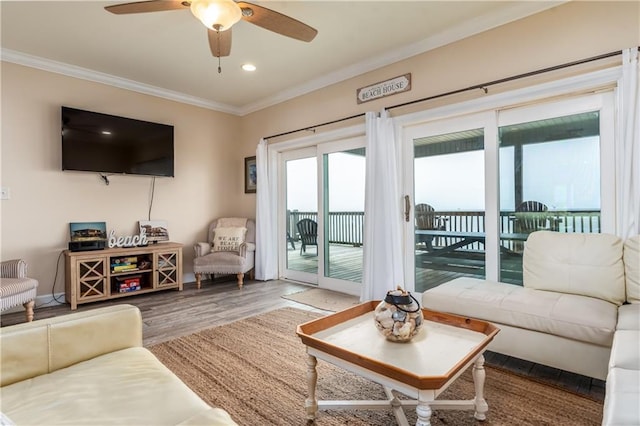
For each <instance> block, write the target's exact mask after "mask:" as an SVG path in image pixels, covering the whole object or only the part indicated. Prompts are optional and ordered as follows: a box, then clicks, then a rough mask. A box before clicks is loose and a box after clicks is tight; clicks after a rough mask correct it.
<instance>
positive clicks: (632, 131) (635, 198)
mask: <svg viewBox="0 0 640 426" xmlns="http://www.w3.org/2000/svg"><path fill="white" fill-rule="evenodd" d="M639 74H640V67H639V65H638V48H637V47H633V48H630V49H625V50H623V51H622V77H621V78H620V81H619V82H618V123H617V125H618V126H617V127H618V138H617V149H616V171H617V179H616V186H617V188H616V193H617V197H616V199H617V212H618V220H617V221H616V222H617V234H618V236H620V237H622V238H628V237H630V236H633V235H637V234H639V233H640V84H639V83H638V80H639V79H640V76H639Z"/></svg>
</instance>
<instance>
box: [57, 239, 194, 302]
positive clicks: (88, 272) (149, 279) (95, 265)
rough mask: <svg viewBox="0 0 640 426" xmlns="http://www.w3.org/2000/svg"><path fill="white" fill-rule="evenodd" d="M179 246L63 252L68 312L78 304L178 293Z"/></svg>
mask: <svg viewBox="0 0 640 426" xmlns="http://www.w3.org/2000/svg"><path fill="white" fill-rule="evenodd" d="M182 246H183V245H182V244H179V243H159V244H150V245H148V246H147V247H131V248H112V249H105V250H95V251H69V250H65V252H64V256H65V267H66V274H65V275H66V277H65V291H66V300H67V302H68V303H70V304H71V309H72V310H74V309H77V307H78V305H79V304H81V303H89V302H97V301H101V300H109V299H114V298H117V297H127V296H133V295H135V294H142V293H149V292H153V291H159V290H166V289H178V290H180V291H182Z"/></svg>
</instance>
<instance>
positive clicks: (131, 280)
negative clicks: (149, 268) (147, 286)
mask: <svg viewBox="0 0 640 426" xmlns="http://www.w3.org/2000/svg"><path fill="white" fill-rule="evenodd" d="M140 278H141V277H140V275H132V276H129V277H127V278H118V279H117V282H116V287H117V290H118V293H129V292H131V291H136V290H140V289H141V288H142V287H141V285H140Z"/></svg>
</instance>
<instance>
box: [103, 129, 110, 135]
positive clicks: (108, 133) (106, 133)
mask: <svg viewBox="0 0 640 426" xmlns="http://www.w3.org/2000/svg"><path fill="white" fill-rule="evenodd" d="M100 133H102V134H103V135H110V134H111V132H110V131H109V130H103V131H102V132H100Z"/></svg>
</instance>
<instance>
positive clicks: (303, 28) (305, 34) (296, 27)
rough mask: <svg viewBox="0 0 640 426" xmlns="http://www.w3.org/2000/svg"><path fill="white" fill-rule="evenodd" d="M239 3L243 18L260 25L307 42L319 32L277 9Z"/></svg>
mask: <svg viewBox="0 0 640 426" xmlns="http://www.w3.org/2000/svg"><path fill="white" fill-rule="evenodd" d="M237 3H238V6H240V8H241V9H242V19H243V20H245V21H247V22H251V23H252V24H254V25H257V26H259V27H262V28H265V29H267V30H270V31H273V32H275V33H278V34H282V35H283V36H287V37H291V38H295V39H296V40H300V41H306V42H309V41H311V40H313V39H314V37H315V36H316V34H318V30H316V29H315V28H313V27H310V26H309V25H307V24H304V23H302V22H300V21H298V20H297V19H293V18H291V17H289V16H287V15H283V14H282V13H279V12H276V11H275V10H271V9H267V8H266V7H262V6H258V5H255V4H252V3H247V2H244V1H239V2H237Z"/></svg>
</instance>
